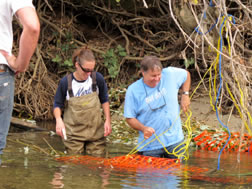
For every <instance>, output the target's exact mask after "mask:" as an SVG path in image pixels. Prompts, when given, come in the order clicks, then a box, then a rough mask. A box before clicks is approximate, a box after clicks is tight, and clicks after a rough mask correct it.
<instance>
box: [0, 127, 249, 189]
mask: <svg viewBox="0 0 252 189" xmlns="http://www.w3.org/2000/svg"><path fill="white" fill-rule="evenodd" d="M52 125H53V123H52ZM52 125H49V126H48V125H47V129H48V128H49V130H53V127H52ZM20 131H21V130H18V131H17V130H12V131H11V132H10V133H9V136H8V141H7V147H6V149H5V150H4V154H3V156H2V161H3V162H2V165H1V166H0V178H1V182H0V189H5V188H6V189H9V188H10V189H14V188H17V189H23V188H24V189H40V188H41V189H42V188H43V189H45V188H66V189H72V188H73V189H82V188H85V189H89V188H90V189H94V188H108V189H110V188H111V189H113V188H115V189H117V188H134V189H135V188H155V189H156V188H252V155H251V154H248V153H243V154H240V155H238V154H237V153H223V154H222V156H221V164H220V168H221V169H220V170H218V171H217V162H218V159H217V158H218V153H216V152H207V151H194V150H192V151H191V152H190V159H189V160H188V161H187V162H185V163H184V164H183V166H187V167H188V170H190V168H191V167H200V168H206V169H208V171H207V172H205V173H199V174H197V173H193V174H192V173H191V172H190V171H181V172H171V171H169V172H168V171H164V170H134V171H132V170H127V169H119V168H115V167H103V166H96V167H92V166H85V165H81V164H73V163H64V162H59V161H56V160H55V158H54V157H53V156H52V155H46V154H45V153H43V152H41V151H39V150H38V149H37V147H40V148H41V149H44V148H48V144H47V143H46V142H45V141H47V142H48V143H49V144H50V145H51V146H52V147H53V148H54V149H55V150H57V151H61V152H63V151H64V147H63V144H62V141H61V139H60V138H59V137H58V136H55V135H54V136H51V135H50V133H49V132H47V131H45V132H41V131H39V132H34V131H25V132H20ZM17 141H18V142H17ZM27 144H29V148H27ZM133 147H134V146H126V145H124V144H108V147H107V148H108V152H109V157H116V156H121V155H126V154H127V153H128V152H129V151H130V150H132V149H133Z"/></svg>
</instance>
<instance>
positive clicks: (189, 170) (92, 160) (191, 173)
mask: <svg viewBox="0 0 252 189" xmlns="http://www.w3.org/2000/svg"><path fill="white" fill-rule="evenodd" d="M56 160H57V161H60V162H64V163H68V164H69V163H70V164H71V163H73V164H76V165H85V166H86V167H88V168H90V169H98V168H109V169H113V170H115V171H127V172H130V171H133V172H136V171H141V172H144V173H146V172H150V171H151V172H158V173H162V174H173V175H178V176H180V177H184V175H186V177H185V178H184V179H186V180H199V181H204V182H212V183H227V184H228V183H229V184H245V185H246V184H248V183H252V178H250V177H244V178H241V177H235V176H223V177H220V175H218V176H216V175H215V176H213V175H212V174H210V171H209V170H208V169H207V168H200V167H196V166H188V165H185V164H183V163H181V162H180V161H179V160H177V159H167V158H157V157H149V156H141V155H127V156H118V157H113V158H101V157H93V156H63V157H59V158H56Z"/></svg>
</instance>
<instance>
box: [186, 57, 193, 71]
mask: <svg viewBox="0 0 252 189" xmlns="http://www.w3.org/2000/svg"><path fill="white" fill-rule="evenodd" d="M194 63H195V61H194V58H190V59H189V60H188V59H186V60H185V61H184V64H185V68H186V69H187V68H188V67H189V66H190V65H193V64H194Z"/></svg>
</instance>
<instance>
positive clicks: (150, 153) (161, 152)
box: [138, 141, 185, 159]
mask: <svg viewBox="0 0 252 189" xmlns="http://www.w3.org/2000/svg"><path fill="white" fill-rule="evenodd" d="M182 142H183V141H181V142H178V143H175V144H173V145H171V146H167V147H166V149H167V151H168V152H169V153H172V152H173V150H174V149H175V148H176V147H177V146H178V145H179V146H178V148H176V150H175V152H176V153H177V154H182V153H184V152H185V149H182V150H180V149H181V148H184V147H185V144H182V145H180V144H181V143H182ZM179 150H180V151H179ZM138 153H139V154H140V155H144V156H152V157H159V158H170V159H178V157H177V156H175V155H173V154H168V153H167V152H166V151H165V149H164V148H161V149H157V150H149V151H142V152H138Z"/></svg>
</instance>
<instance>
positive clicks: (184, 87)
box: [181, 71, 191, 91]
mask: <svg viewBox="0 0 252 189" xmlns="http://www.w3.org/2000/svg"><path fill="white" fill-rule="evenodd" d="M190 87H191V75H190V73H189V72H188V71H187V79H186V81H185V82H184V83H183V85H182V86H181V89H182V91H189V90H190Z"/></svg>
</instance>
